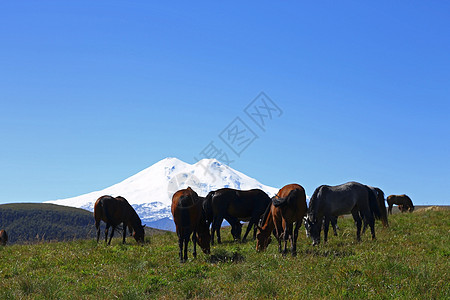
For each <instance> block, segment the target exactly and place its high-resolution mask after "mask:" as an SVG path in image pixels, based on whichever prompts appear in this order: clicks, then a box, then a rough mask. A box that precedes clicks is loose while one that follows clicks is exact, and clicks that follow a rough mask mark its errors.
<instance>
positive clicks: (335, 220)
mask: <svg viewBox="0 0 450 300" xmlns="http://www.w3.org/2000/svg"><path fill="white" fill-rule="evenodd" d="M330 222H331V227H333V232H334V236H337V235H338V234H337V217H336V218H334V217H332V218H331V219H330Z"/></svg>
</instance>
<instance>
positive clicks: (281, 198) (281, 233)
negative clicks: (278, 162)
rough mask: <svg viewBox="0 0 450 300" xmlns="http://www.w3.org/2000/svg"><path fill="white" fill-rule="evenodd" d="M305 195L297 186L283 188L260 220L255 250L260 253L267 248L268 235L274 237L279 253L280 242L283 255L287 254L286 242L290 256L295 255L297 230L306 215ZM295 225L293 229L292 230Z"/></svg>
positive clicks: (301, 188) (303, 190) (300, 187)
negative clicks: (282, 243) (282, 246)
mask: <svg viewBox="0 0 450 300" xmlns="http://www.w3.org/2000/svg"><path fill="white" fill-rule="evenodd" d="M306 211H307V205H306V194H305V189H304V188H303V187H302V186H301V185H298V184H288V185H286V186H284V187H283V188H282V189H281V190H280V191H279V192H278V193H277V194H276V195H275V196H274V197H273V198H272V203H270V204H269V206H268V208H267V210H266V212H265V213H264V216H263V219H262V222H263V224H262V227H259V226H258V230H259V232H258V234H257V235H256V240H257V241H256V250H257V251H262V250H265V249H266V248H267V245H268V244H269V242H270V235H271V233H272V231H274V228H275V231H274V235H275V237H276V238H277V240H278V251H279V252H282V251H281V240H283V241H284V250H283V252H282V253H283V255H286V253H287V241H288V240H289V241H290V243H291V254H292V255H293V256H295V255H296V254H297V237H298V230H299V228H300V226H301V225H302V222H303V217H304V216H305V215H306ZM294 223H295V228H294Z"/></svg>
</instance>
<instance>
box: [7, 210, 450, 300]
mask: <svg viewBox="0 0 450 300" xmlns="http://www.w3.org/2000/svg"><path fill="white" fill-rule="evenodd" d="M449 217H450V210H443V211H417V212H414V213H412V214H410V213H405V214H397V215H394V216H392V217H391V218H390V219H389V222H390V227H389V228H383V227H382V226H381V224H380V223H378V222H377V224H376V233H377V240H376V241H372V240H371V239H370V234H369V233H366V234H365V235H363V237H362V242H361V243H357V242H356V241H355V227H354V225H353V222H352V219H351V218H345V219H339V224H338V225H339V227H340V230H339V232H338V233H339V236H338V237H335V236H332V235H331V236H330V237H329V242H328V243H327V244H325V245H324V244H323V243H321V244H320V245H319V246H317V247H313V246H311V241H310V240H309V239H307V238H306V237H305V234H304V229H303V226H302V229H301V234H300V236H299V241H298V255H297V256H296V257H291V256H290V255H288V256H286V257H283V256H282V255H281V254H279V253H278V249H277V248H278V247H277V245H276V243H275V241H272V244H270V245H269V247H268V249H267V251H265V252H260V253H258V252H256V251H255V242H254V241H251V240H250V241H248V242H247V243H237V242H232V241H231V234H230V232H229V229H228V228H223V229H222V230H223V234H222V236H223V243H222V244H221V245H215V246H213V247H212V249H211V250H212V251H211V252H212V253H211V255H205V254H203V253H202V252H201V251H200V252H199V254H198V257H197V258H196V259H193V258H192V243H190V252H189V260H188V261H187V262H186V263H184V264H181V263H180V262H179V258H178V243H177V237H176V235H175V234H174V233H164V234H159V235H154V236H151V237H147V238H146V243H145V245H144V246H138V245H136V243H135V242H134V240H133V239H131V238H128V239H127V244H125V245H122V244H121V240H120V239H119V238H118V239H114V240H113V242H112V245H111V246H107V245H105V244H104V243H99V244H97V243H96V241H94V240H79V241H72V242H59V243H40V244H34V245H11V246H6V247H0V279H1V281H0V299H114V298H119V299H191V298H192V299H203V298H216V299H217V298H220V299H271V298H278V299H299V298H307V299H330V298H333V299H335V298H337V299H343V298H345V299H363V298H369V299H392V298H394V299H449V298H450V286H449V284H450V275H449V269H450V264H449V257H450V242H449V241H450V239H449V237H450V234H449V233H450V218H449ZM198 251H199V250H198Z"/></svg>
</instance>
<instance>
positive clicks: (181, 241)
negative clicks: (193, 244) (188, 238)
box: [178, 235, 183, 262]
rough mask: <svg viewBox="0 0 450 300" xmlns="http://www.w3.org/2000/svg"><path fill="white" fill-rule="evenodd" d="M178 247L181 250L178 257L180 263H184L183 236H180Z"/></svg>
mask: <svg viewBox="0 0 450 300" xmlns="http://www.w3.org/2000/svg"><path fill="white" fill-rule="evenodd" d="M178 247H179V248H180V252H179V253H178V256H179V257H180V262H183V239H182V238H181V235H178Z"/></svg>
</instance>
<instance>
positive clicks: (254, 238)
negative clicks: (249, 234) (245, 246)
mask: <svg viewBox="0 0 450 300" xmlns="http://www.w3.org/2000/svg"><path fill="white" fill-rule="evenodd" d="M256 231H257V228H256V226H253V240H256Z"/></svg>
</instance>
